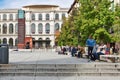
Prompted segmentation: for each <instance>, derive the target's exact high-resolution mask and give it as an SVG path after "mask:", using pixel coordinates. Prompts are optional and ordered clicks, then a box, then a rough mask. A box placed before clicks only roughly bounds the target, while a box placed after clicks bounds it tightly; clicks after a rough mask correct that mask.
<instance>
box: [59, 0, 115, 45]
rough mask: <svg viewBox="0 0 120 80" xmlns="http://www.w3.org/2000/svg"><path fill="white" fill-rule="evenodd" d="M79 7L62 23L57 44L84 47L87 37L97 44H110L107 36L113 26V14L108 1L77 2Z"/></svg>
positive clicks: (109, 37)
mask: <svg viewBox="0 0 120 80" xmlns="http://www.w3.org/2000/svg"><path fill="white" fill-rule="evenodd" d="M78 2H79V4H80V7H78V8H75V9H73V11H72V14H71V16H69V17H68V19H66V20H64V21H63V26H62V29H61V35H60V37H59V43H61V44H62V45H78V44H81V45H85V41H86V39H87V38H88V36H89V35H93V37H94V39H96V41H97V42H98V43H99V42H104V43H105V42H111V41H112V40H113V38H112V37H111V35H110V34H109V30H110V28H112V26H113V24H114V19H115V18H114V12H113V11H112V10H111V9H110V8H111V3H112V2H110V0H78Z"/></svg>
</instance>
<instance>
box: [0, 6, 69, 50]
mask: <svg viewBox="0 0 120 80" xmlns="http://www.w3.org/2000/svg"><path fill="white" fill-rule="evenodd" d="M21 9H22V10H24V11H25V38H29V37H31V38H32V47H34V48H44V47H52V46H54V45H56V44H55V39H56V35H55V34H56V32H57V33H58V32H59V31H60V30H61V25H62V19H63V17H68V14H67V11H68V8H60V7H59V6H57V5H28V6H23V7H22V8H21ZM18 10H19V9H1V10H0V43H7V44H9V46H10V47H14V46H17V42H18V40H17V38H18Z"/></svg>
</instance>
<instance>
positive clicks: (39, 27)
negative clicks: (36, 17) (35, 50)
mask: <svg viewBox="0 0 120 80" xmlns="http://www.w3.org/2000/svg"><path fill="white" fill-rule="evenodd" d="M38 32H39V34H42V32H43V25H42V24H41V23H40V24H38Z"/></svg>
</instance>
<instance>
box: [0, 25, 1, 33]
mask: <svg viewBox="0 0 120 80" xmlns="http://www.w3.org/2000/svg"><path fill="white" fill-rule="evenodd" d="M0 34H1V24H0Z"/></svg>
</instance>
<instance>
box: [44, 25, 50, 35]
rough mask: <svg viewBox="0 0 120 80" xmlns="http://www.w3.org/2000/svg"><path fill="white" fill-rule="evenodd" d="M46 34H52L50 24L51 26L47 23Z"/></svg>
mask: <svg viewBox="0 0 120 80" xmlns="http://www.w3.org/2000/svg"><path fill="white" fill-rule="evenodd" d="M45 32H46V34H49V33H50V24H49V23H47V24H46V25H45Z"/></svg>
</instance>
